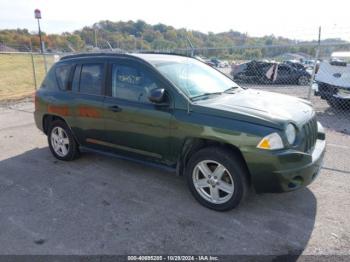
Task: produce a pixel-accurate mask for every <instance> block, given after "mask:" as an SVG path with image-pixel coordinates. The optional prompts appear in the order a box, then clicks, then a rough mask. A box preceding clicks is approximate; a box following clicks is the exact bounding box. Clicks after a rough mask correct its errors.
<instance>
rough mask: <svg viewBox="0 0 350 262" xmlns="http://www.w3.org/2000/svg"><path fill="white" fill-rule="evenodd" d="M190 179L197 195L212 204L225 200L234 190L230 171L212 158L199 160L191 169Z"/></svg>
mask: <svg viewBox="0 0 350 262" xmlns="http://www.w3.org/2000/svg"><path fill="white" fill-rule="evenodd" d="M192 179H193V184H194V187H195V189H196V190H197V192H198V193H199V195H200V196H201V197H202V198H204V199H205V200H207V201H209V202H210V203H213V204H223V203H225V202H227V201H228V200H229V199H230V198H231V197H232V195H233V193H234V191H235V187H234V181H233V177H232V175H231V174H230V172H229V171H228V170H227V168H226V167H225V166H223V165H222V164H220V163H218V162H216V161H213V160H203V161H201V162H199V163H198V164H197V165H196V166H195V168H194V169H193V173H192Z"/></svg>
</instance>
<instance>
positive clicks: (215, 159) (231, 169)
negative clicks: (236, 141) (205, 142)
mask: <svg viewBox="0 0 350 262" xmlns="http://www.w3.org/2000/svg"><path fill="white" fill-rule="evenodd" d="M242 161H243V160H242V159H241V158H240V157H237V156H236V155H235V154H234V153H233V152H231V151H230V150H226V149H223V148H220V147H208V148H204V149H201V150H200V151H198V152H197V153H195V154H194V155H193V156H192V157H191V159H190V160H189V162H188V164H187V166H186V170H185V175H186V179H187V184H188V186H189V189H190V191H191V193H192V195H193V196H194V197H195V199H196V200H197V201H198V202H199V203H200V204H202V205H203V206H205V207H208V208H211V209H214V210H217V211H226V210H230V209H233V208H235V207H237V206H238V205H239V204H240V202H241V201H242V199H243V198H244V196H245V195H246V193H247V191H248V182H247V170H246V169H245V168H244V166H245V165H244V164H243V163H242Z"/></svg>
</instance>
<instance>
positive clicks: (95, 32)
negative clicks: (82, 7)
mask: <svg viewBox="0 0 350 262" xmlns="http://www.w3.org/2000/svg"><path fill="white" fill-rule="evenodd" d="M94 39H95V47H97V30H96V29H94Z"/></svg>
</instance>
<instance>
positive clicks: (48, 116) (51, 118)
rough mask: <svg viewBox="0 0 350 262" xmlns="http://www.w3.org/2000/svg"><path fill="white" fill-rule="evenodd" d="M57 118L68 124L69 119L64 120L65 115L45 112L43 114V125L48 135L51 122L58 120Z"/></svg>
mask: <svg viewBox="0 0 350 262" xmlns="http://www.w3.org/2000/svg"><path fill="white" fill-rule="evenodd" d="M56 120H61V121H63V122H64V123H65V124H66V125H67V126H68V124H67V121H66V120H64V118H63V117H60V116H57V115H52V114H45V115H44V116H43V119H42V126H43V131H44V134H45V135H47V133H48V131H49V127H50V123H52V122H53V121H56ZM68 127H69V126H68Z"/></svg>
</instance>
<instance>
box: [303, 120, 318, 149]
mask: <svg viewBox="0 0 350 262" xmlns="http://www.w3.org/2000/svg"><path fill="white" fill-rule="evenodd" d="M303 133H304V135H305V137H304V152H310V151H311V149H312V148H313V147H314V145H315V143H316V140H317V120H316V117H315V116H314V117H313V118H311V119H310V120H309V121H308V122H307V123H306V124H304V126H303Z"/></svg>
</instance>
